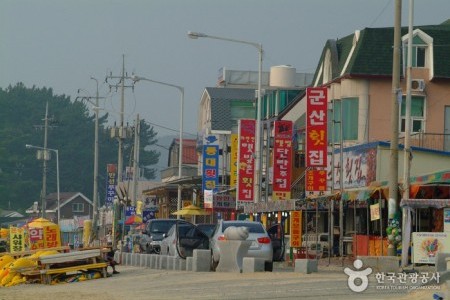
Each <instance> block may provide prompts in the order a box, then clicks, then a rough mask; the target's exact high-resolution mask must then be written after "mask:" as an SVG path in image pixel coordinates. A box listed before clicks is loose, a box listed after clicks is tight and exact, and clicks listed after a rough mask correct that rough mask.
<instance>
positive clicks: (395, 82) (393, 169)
mask: <svg viewBox="0 0 450 300" xmlns="http://www.w3.org/2000/svg"><path fill="white" fill-rule="evenodd" d="M401 15H402V1H401V0H395V21H394V49H393V59H392V103H391V105H392V107H391V113H392V115H391V134H392V135H391V146H390V168H389V200H388V219H389V220H392V219H393V218H394V217H395V214H396V213H397V210H398V201H397V198H398V131H399V130H398V127H399V126H398V123H399V95H400V97H401V90H400V47H401ZM399 93H400V94H399ZM400 99H401V98H400ZM390 246H391V245H390ZM395 251H396V249H395V248H394V247H391V248H388V255H389V256H392V255H395Z"/></svg>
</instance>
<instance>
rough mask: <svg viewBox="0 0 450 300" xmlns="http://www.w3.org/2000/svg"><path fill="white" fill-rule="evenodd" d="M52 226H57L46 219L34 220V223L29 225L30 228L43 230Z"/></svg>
mask: <svg viewBox="0 0 450 300" xmlns="http://www.w3.org/2000/svg"><path fill="white" fill-rule="evenodd" d="M51 225H56V224H55V223H53V222H51V221H49V220H47V219H44V218H38V219H34V220H33V221H31V222H30V223H28V224H27V226H28V228H43V227H45V226H51Z"/></svg>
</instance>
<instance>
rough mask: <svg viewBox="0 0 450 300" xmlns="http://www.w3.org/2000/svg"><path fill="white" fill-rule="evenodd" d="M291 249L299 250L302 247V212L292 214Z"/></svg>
mask: <svg viewBox="0 0 450 300" xmlns="http://www.w3.org/2000/svg"><path fill="white" fill-rule="evenodd" d="M290 227H291V231H290V235H291V248H299V247H301V246H302V211H301V210H296V211H292V212H291V226H290Z"/></svg>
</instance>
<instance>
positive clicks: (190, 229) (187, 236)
mask: <svg viewBox="0 0 450 300" xmlns="http://www.w3.org/2000/svg"><path fill="white" fill-rule="evenodd" d="M176 231H177V235H176V239H177V240H176V248H177V253H178V256H180V257H181V258H186V257H192V255H193V253H194V250H195V249H209V238H208V236H207V235H206V234H204V233H203V232H202V231H201V230H200V229H198V228H197V226H195V225H194V224H190V223H183V224H182V225H181V224H177V228H176Z"/></svg>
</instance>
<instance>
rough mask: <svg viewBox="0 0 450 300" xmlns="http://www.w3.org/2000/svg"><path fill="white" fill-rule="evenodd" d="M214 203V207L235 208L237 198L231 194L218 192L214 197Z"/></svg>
mask: <svg viewBox="0 0 450 300" xmlns="http://www.w3.org/2000/svg"><path fill="white" fill-rule="evenodd" d="M213 205H214V206H213V207H214V209H234V208H236V200H234V198H233V196H231V195H225V194H216V195H214V198H213Z"/></svg>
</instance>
